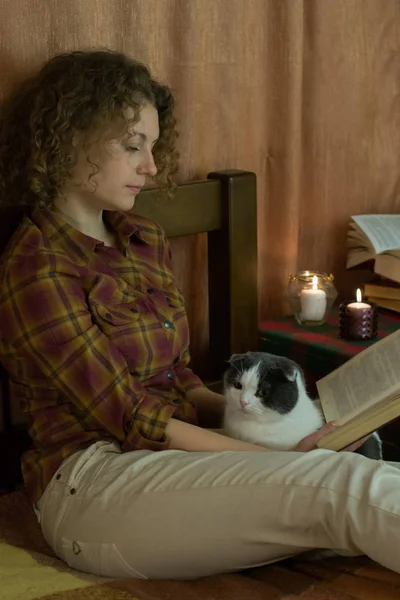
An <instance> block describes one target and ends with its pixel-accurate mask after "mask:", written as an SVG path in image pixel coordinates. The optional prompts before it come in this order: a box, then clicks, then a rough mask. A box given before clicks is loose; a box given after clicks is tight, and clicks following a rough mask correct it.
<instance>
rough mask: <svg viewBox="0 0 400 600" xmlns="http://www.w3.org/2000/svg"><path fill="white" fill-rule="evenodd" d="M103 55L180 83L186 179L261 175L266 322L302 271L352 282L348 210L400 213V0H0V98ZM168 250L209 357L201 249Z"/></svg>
mask: <svg viewBox="0 0 400 600" xmlns="http://www.w3.org/2000/svg"><path fill="white" fill-rule="evenodd" d="M98 46H105V47H109V48H113V49H118V50H122V51H125V52H126V53H128V54H129V55H132V56H134V57H136V58H137V59H139V60H142V61H144V62H146V63H148V64H149V65H150V66H151V67H152V69H153V72H154V73H155V74H156V75H157V76H158V77H159V78H161V79H163V80H165V81H166V82H168V83H169V84H170V85H171V86H172V87H173V88H174V90H175V93H176V98H177V103H178V116H179V121H180V132H181V136H180V151H181V155H182V162H181V170H180V174H179V178H180V181H184V180H189V179H195V178H201V177H204V176H205V175H206V174H207V172H209V171H210V170H215V169H223V168H242V169H248V170H252V171H255V172H256V173H257V176H258V193H259V205H258V207H259V231H258V235H259V238H258V239H259V299H260V317H261V318H265V317H267V316H271V315H274V314H281V313H283V312H284V311H285V310H286V308H287V306H286V304H285V301H284V292H285V287H286V282H287V279H288V276H289V274H290V273H292V272H295V271H296V270H298V269H320V270H323V271H328V272H333V273H334V274H335V276H336V279H337V283H338V287H339V288H340V289H341V290H342V292H343V293H348V292H349V291H351V290H352V289H353V288H354V286H355V283H356V280H357V277H361V275H356V276H355V275H354V274H352V275H351V276H349V274H346V272H345V267H344V261H345V246H344V244H345V233H346V225H347V221H348V219H349V216H350V215H351V214H356V213H362V212H399V209H400V201H399V195H400V180H399V163H400V93H399V85H400V2H399V0H68V2H66V1H65V0H13V1H11V0H0V77H1V79H0V87H1V92H2V93H7V90H8V89H10V87H11V86H12V85H13V84H14V83H15V82H16V81H18V80H19V79H20V78H21V77H24V76H25V75H26V74H28V73H30V72H31V70H32V69H34V68H35V67H37V66H38V65H39V64H40V63H41V62H42V61H43V60H45V59H47V58H48V57H50V56H52V55H53V54H55V53H58V52H61V51H65V50H71V49H76V48H81V47H98ZM174 250H175V258H176V263H177V273H178V278H179V280H180V281H181V284H182V285H183V287H184V291H185V293H186V296H187V298H188V304H189V314H190V320H191V324H192V338H193V342H194V346H195V347H196V348H197V349H198V352H197V354H199V353H200V354H201V352H202V350H201V349H202V348H203V350H204V348H205V345H206V338H207V334H206V333H205V331H206V328H205V314H206V308H207V307H206V294H205V292H204V289H205V286H204V282H205V268H204V266H205V263H204V251H205V240H204V239H202V238H201V236H200V237H198V238H194V239H188V240H180V241H177V242H176V243H175V244H174ZM193 264H196V265H197V266H199V269H197V268H196V269H193ZM199 273H201V274H200V275H199ZM195 354H196V353H195ZM200 354H199V355H200Z"/></svg>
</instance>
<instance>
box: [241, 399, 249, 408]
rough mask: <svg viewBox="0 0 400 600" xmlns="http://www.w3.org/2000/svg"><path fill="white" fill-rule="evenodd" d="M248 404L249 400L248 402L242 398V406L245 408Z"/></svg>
mask: <svg viewBox="0 0 400 600" xmlns="http://www.w3.org/2000/svg"><path fill="white" fill-rule="evenodd" d="M247 405H248V402H246V401H245V400H241V401H240V406H241V407H242V408H245V407H246V406H247Z"/></svg>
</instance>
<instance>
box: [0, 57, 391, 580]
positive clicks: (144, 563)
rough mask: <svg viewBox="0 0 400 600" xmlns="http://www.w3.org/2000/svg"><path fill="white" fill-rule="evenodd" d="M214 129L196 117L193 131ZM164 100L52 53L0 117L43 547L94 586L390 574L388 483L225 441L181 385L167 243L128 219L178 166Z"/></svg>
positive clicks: (213, 413) (31, 470) (142, 83)
mask: <svg viewBox="0 0 400 600" xmlns="http://www.w3.org/2000/svg"><path fill="white" fill-rule="evenodd" d="M205 118H206V117H205ZM175 142H176V131H175V120H174V117H173V98H172V95H171V92H170V90H169V89H168V88H167V87H166V86H163V85H160V84H159V83H157V82H156V81H154V79H152V77H151V75H150V73H149V71H148V69H147V68H146V67H144V66H143V65H141V64H138V63H136V62H135V61H133V60H131V59H129V58H127V57H126V56H124V55H122V54H119V53H114V52H110V51H95V52H72V53H69V54H64V55H61V56H57V57H55V58H53V59H52V60H51V61H49V62H48V63H47V64H46V65H44V67H43V68H42V70H41V71H40V72H39V73H38V74H37V75H36V76H34V77H33V78H32V79H30V80H29V81H27V82H25V83H24V84H23V85H22V86H21V87H20V88H19V89H18V90H17V91H16V92H15V93H14V94H13V96H12V97H11V98H9V100H8V101H7V103H5V104H4V106H3V107H2V112H1V129H0V202H1V203H2V205H3V206H5V205H10V206H14V207H15V206H25V207H27V215H26V216H25V217H24V220H23V221H22V223H21V225H20V226H19V228H18V230H17V232H16V233H15V235H14V236H13V238H12V241H11V242H10V244H9V245H8V247H7V249H6V251H5V253H4V255H3V260H2V267H1V297H0V329H1V332H0V333H1V335H0V357H1V361H2V362H3V364H4V366H5V368H6V369H7V371H8V373H9V376H10V382H11V384H10V385H11V394H12V401H13V402H20V403H21V402H22V403H23V405H24V407H25V410H26V412H27V414H28V416H29V419H30V425H29V432H30V435H31V437H32V442H33V443H32V448H31V449H30V450H29V451H28V452H27V453H26V454H25V456H24V457H23V475H24V480H25V483H26V486H27V489H28V491H29V494H30V496H31V499H32V503H33V504H34V507H35V510H36V513H37V516H38V519H39V521H40V523H41V527H42V530H43V533H44V536H45V538H46V540H47V541H48V543H49V544H50V546H51V547H52V548H53V550H54V551H55V552H56V554H57V555H58V556H59V557H60V558H62V559H63V560H65V561H66V562H67V563H68V564H69V565H71V566H72V567H75V568H76V569H80V570H82V571H88V572H92V573H96V574H101V575H109V576H113V577H118V576H122V577H124V576H132V577H145V578H165V577H167V578H190V577H197V576H201V575H207V574H212V573H218V572H223V571H232V570H237V569H243V568H246V567H251V566H255V565H260V564H264V563H267V562H269V561H272V560H277V559H279V558H282V557H285V556H288V555H291V554H295V553H299V552H302V551H303V550H306V549H310V548H332V549H338V550H344V551H347V552H350V553H354V554H361V553H365V554H368V555H369V556H370V557H372V558H373V559H375V560H377V561H379V562H380V563H382V564H383V565H386V566H388V567H390V568H392V569H394V570H397V571H400V558H399V557H400V552H399V549H400V519H399V516H400V473H399V472H398V470H397V469H396V468H395V467H393V466H389V465H386V464H383V463H378V462H373V461H369V460H368V459H365V458H364V457H361V456H359V455H355V454H351V453H341V454H337V453H334V452H329V451H323V450H316V449H315V448H316V442H317V440H318V439H320V438H321V437H322V436H323V435H325V434H326V433H327V432H328V431H329V430H330V429H331V428H332V427H333V425H332V424H329V425H327V426H326V427H325V428H323V430H321V431H319V432H316V433H315V434H313V435H311V436H309V437H308V438H306V439H305V440H303V441H302V442H300V444H299V445H298V447H297V448H294V449H293V452H269V451H268V450H267V449H265V448H261V447H258V446H254V445H251V444H247V443H244V442H240V441H236V440H233V439H229V438H226V437H224V436H222V435H219V434H218V433H215V432H211V431H209V430H207V429H204V428H202V427H201V425H202V423H205V422H206V421H207V422H208V423H210V424H211V423H212V424H213V425H214V426H218V423H219V421H220V417H221V415H222V412H223V407H224V399H223V397H222V396H220V395H218V394H214V393H212V392H211V391H209V390H208V389H207V388H206V387H204V385H203V384H202V382H201V381H200V380H199V379H198V378H197V377H196V375H194V374H193V373H192V371H191V370H190V369H188V367H187V364H188V361H189V355H188V346H189V336H188V326H187V320H186V315H185V309H184V302H183V299H182V296H181V294H180V292H179V290H178V288H177V286H176V283H175V279H174V276H173V273H172V268H171V254H170V249H169V246H168V243H167V241H166V239H165V235H164V233H163V231H162V229H161V228H160V227H159V226H158V225H156V224H155V223H153V222H150V221H148V220H146V219H143V218H139V217H136V216H132V215H130V214H127V211H129V210H130V209H131V208H132V206H133V205H134V202H135V197H136V196H137V194H138V193H139V192H140V190H141V188H142V187H143V186H144V185H145V183H146V180H147V178H153V179H155V180H156V182H157V184H158V185H160V186H166V187H168V186H170V185H171V177H172V175H173V174H174V172H175V171H176V169H177V152H176V149H175Z"/></svg>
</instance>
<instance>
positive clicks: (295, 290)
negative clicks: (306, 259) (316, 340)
mask: <svg viewBox="0 0 400 600" xmlns="http://www.w3.org/2000/svg"><path fill="white" fill-rule="evenodd" d="M333 279H334V278H333V275H327V273H321V272H320V271H300V272H299V273H296V274H295V275H291V276H290V278H289V283H288V288H287V294H286V297H287V300H288V302H289V304H290V308H291V309H292V312H293V314H294V317H295V319H296V321H297V322H298V323H299V324H300V325H307V326H318V325H323V323H325V318H326V315H327V314H328V313H329V311H330V310H331V308H332V305H333V303H334V301H335V299H336V296H337V291H336V288H335V286H334V284H333Z"/></svg>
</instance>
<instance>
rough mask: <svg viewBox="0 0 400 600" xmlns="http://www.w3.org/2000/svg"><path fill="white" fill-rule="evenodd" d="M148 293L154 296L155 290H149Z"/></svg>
mask: <svg viewBox="0 0 400 600" xmlns="http://www.w3.org/2000/svg"><path fill="white" fill-rule="evenodd" d="M147 293H148V294H154V293H155V290H153V288H149V289H148V290H147Z"/></svg>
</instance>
